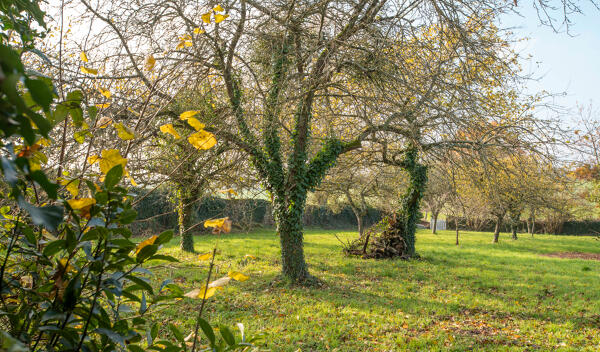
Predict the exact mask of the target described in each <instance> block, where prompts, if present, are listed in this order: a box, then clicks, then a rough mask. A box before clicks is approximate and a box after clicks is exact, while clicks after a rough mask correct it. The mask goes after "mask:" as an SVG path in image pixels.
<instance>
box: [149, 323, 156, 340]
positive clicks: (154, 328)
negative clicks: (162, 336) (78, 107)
mask: <svg viewBox="0 0 600 352" xmlns="http://www.w3.org/2000/svg"><path fill="white" fill-rule="evenodd" d="M150 336H152V339H153V340H155V339H156V337H157V336H158V324H157V323H154V325H152V330H150Z"/></svg>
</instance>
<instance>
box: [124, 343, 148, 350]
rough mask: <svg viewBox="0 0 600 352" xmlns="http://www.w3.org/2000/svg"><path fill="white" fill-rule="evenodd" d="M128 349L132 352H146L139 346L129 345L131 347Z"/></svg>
mask: <svg viewBox="0 0 600 352" xmlns="http://www.w3.org/2000/svg"><path fill="white" fill-rule="evenodd" d="M127 349H128V350H130V351H131V352H145V351H144V349H143V348H141V347H140V346H138V345H132V344H129V345H127Z"/></svg>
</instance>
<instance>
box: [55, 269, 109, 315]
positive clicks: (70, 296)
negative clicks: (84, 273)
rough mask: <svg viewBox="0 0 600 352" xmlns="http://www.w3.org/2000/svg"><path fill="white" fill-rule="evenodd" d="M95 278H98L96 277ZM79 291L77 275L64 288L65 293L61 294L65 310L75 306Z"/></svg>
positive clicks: (79, 282)
mask: <svg viewBox="0 0 600 352" xmlns="http://www.w3.org/2000/svg"><path fill="white" fill-rule="evenodd" d="M97 280H100V278H98V279H97ZM80 292H81V278H80V277H79V275H77V276H75V277H74V278H73V279H72V280H71V281H69V284H68V285H67V288H66V289H65V293H64V295H63V309H64V310H65V311H71V310H73V308H75V305H76V304H77V301H78V299H79V294H80Z"/></svg>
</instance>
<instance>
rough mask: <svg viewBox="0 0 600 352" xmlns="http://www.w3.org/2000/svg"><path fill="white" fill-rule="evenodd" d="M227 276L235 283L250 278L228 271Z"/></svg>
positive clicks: (237, 272)
mask: <svg viewBox="0 0 600 352" xmlns="http://www.w3.org/2000/svg"><path fill="white" fill-rule="evenodd" d="M227 276H229V277H230V278H232V279H234V280H236V281H246V280H248V279H249V278H250V276H246V275H244V274H242V273H240V272H239V271H230V272H228V273H227Z"/></svg>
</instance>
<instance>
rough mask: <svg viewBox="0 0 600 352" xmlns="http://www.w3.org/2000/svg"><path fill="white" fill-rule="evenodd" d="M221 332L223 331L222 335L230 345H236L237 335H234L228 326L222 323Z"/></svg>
mask: <svg viewBox="0 0 600 352" xmlns="http://www.w3.org/2000/svg"><path fill="white" fill-rule="evenodd" d="M219 332H220V333H221V336H223V340H225V342H227V344H228V345H229V346H233V345H235V337H233V333H232V332H231V330H229V328H228V327H226V326H225V325H220V326H219Z"/></svg>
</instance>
